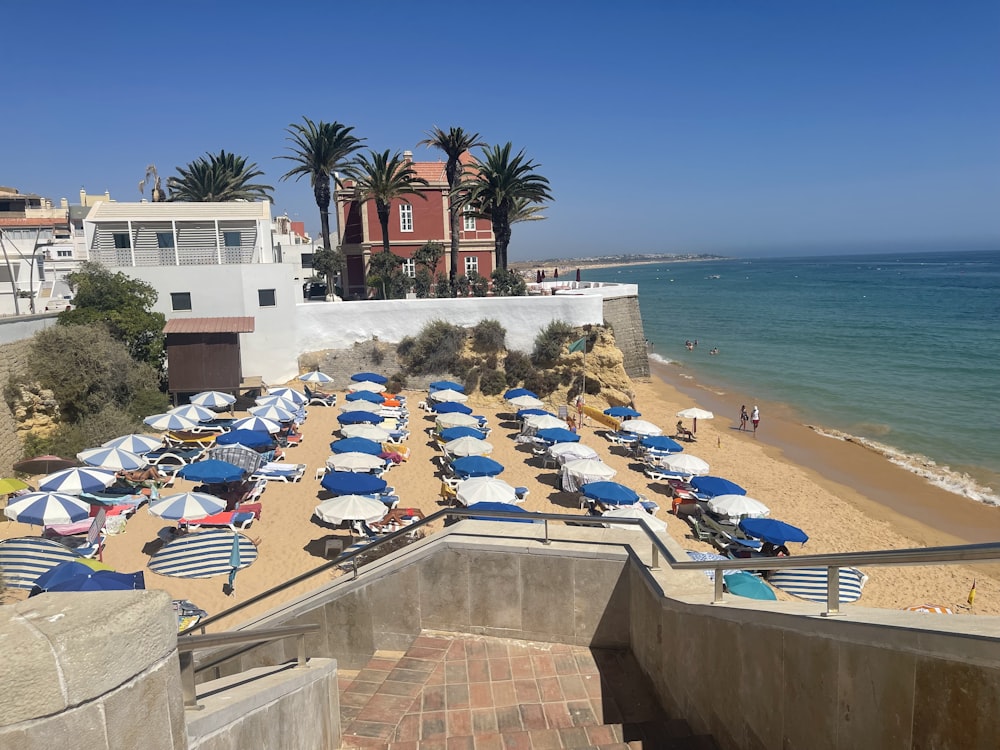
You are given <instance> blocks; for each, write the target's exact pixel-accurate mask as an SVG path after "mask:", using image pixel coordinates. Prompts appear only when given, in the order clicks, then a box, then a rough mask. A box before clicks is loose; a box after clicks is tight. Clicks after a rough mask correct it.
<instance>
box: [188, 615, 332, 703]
mask: <svg viewBox="0 0 1000 750" xmlns="http://www.w3.org/2000/svg"><path fill="white" fill-rule="evenodd" d="M319 629H320V628H319V625H317V624H316V623H309V624H308V625H289V626H286V627H281V628H266V629H261V630H234V631H229V632H227V633H211V634H208V635H181V636H178V637H177V656H178V659H179V661H180V663H181V692H182V693H183V695H184V708H190V709H200V708H201V706H200V705H199V704H198V693H197V690H196V688H195V681H194V678H195V670H194V652H195V651H198V650H201V649H205V648H218V647H220V646H233V645H236V644H240V643H267V642H270V641H279V640H281V639H282V638H293V637H294V638H295V640H296V652H297V658H296V666H297V667H305V666H306V634H307V633H316V632H318V631H319ZM227 658H228V657H227Z"/></svg>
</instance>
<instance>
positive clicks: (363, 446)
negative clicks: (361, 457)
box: [330, 437, 382, 456]
mask: <svg viewBox="0 0 1000 750" xmlns="http://www.w3.org/2000/svg"><path fill="white" fill-rule="evenodd" d="M330 450H332V451H333V452H334V453H367V454H368V455H370V456H380V455H381V454H382V446H381V444H379V443H376V442H375V441H374V440H368V439H367V438H359V437H353V438H344V439H343V440H334V441H333V442H332V443H330Z"/></svg>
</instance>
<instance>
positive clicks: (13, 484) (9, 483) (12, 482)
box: [0, 477, 28, 495]
mask: <svg viewBox="0 0 1000 750" xmlns="http://www.w3.org/2000/svg"><path fill="white" fill-rule="evenodd" d="M26 489H28V484H27V482H22V481H21V480H20V479H15V478H13V477H11V478H9V479H0V495H9V494H10V493H11V492H17V491H18V490H26Z"/></svg>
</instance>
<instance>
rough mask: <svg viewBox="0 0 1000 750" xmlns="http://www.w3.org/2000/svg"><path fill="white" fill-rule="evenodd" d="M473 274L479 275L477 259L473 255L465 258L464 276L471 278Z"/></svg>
mask: <svg viewBox="0 0 1000 750" xmlns="http://www.w3.org/2000/svg"><path fill="white" fill-rule="evenodd" d="M473 273H479V258H477V257H476V256H475V255H466V256H465V275H466V276H471V275H472V274H473Z"/></svg>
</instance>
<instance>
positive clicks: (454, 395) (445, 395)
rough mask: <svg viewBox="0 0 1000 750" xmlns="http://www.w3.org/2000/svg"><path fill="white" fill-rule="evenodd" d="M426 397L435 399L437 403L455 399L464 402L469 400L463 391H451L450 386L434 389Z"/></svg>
mask: <svg viewBox="0 0 1000 750" xmlns="http://www.w3.org/2000/svg"><path fill="white" fill-rule="evenodd" d="M427 398H429V399H431V400H432V401H437V402H439V403H444V402H446V401H457V402H459V403H465V402H466V401H468V400H469V397H468V396H466V395H465V394H464V393H459V392H458V391H453V390H452V389H451V388H445V389H444V390H442V391H434V393H432V394H430V395H429V396H428V397H427Z"/></svg>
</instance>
